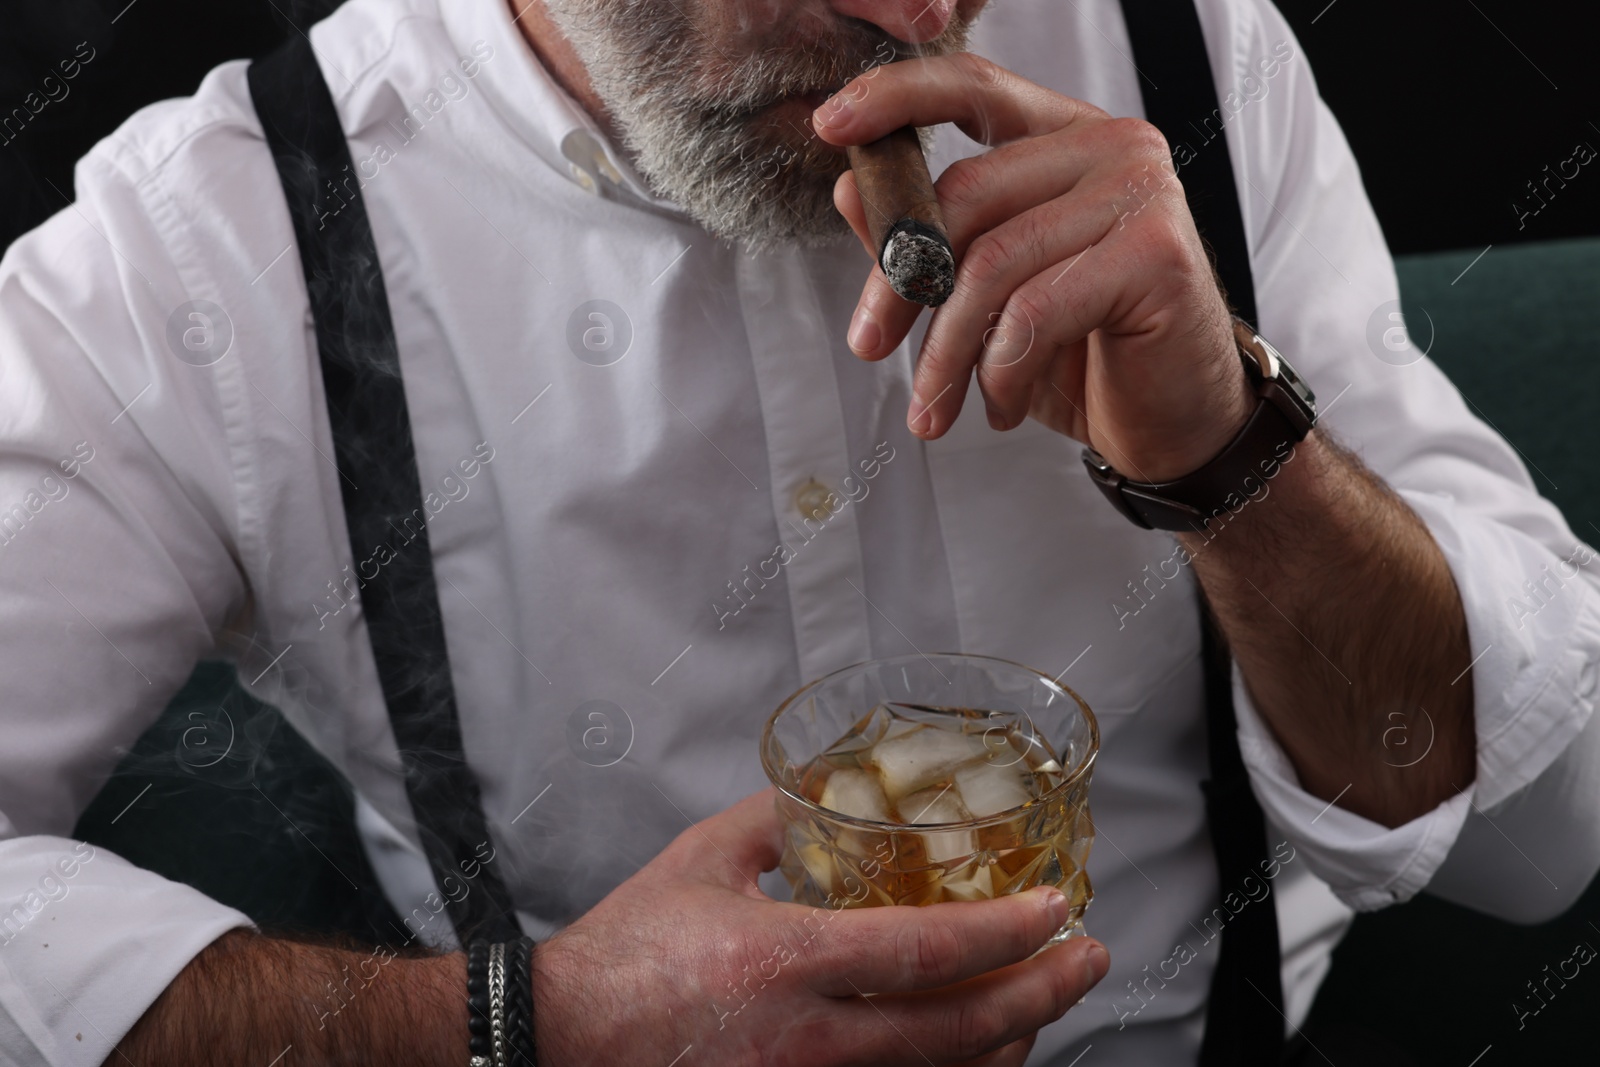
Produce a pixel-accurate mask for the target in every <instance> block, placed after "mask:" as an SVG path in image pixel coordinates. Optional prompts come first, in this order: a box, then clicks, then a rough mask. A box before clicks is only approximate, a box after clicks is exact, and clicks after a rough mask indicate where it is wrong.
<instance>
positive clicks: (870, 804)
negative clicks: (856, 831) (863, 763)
mask: <svg viewBox="0 0 1600 1067" xmlns="http://www.w3.org/2000/svg"><path fill="white" fill-rule="evenodd" d="M818 803H819V804H821V805H822V806H823V807H825V808H827V809H828V810H829V811H836V812H838V813H839V814H840V815H848V816H850V817H851V818H853V819H871V820H873V821H874V822H888V821H889V819H890V815H889V801H888V799H887V798H886V797H884V795H883V789H882V788H881V787H879V785H878V776H877V775H876V774H874V773H872V772H871V771H852V770H837V771H834V772H833V773H832V774H830V775H828V780H827V782H826V783H825V784H824V785H823V787H822V799H821V800H819V801H818Z"/></svg>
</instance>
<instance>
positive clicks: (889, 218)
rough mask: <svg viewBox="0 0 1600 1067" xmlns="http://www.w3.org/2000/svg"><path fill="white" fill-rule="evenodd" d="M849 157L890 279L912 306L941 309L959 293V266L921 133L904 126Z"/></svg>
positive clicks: (881, 263) (854, 150)
mask: <svg viewBox="0 0 1600 1067" xmlns="http://www.w3.org/2000/svg"><path fill="white" fill-rule="evenodd" d="M848 151H849V153H850V169H851V170H853V171H855V175H856V188H857V189H858V190H859V191H860V193H861V204H862V206H863V207H864V208H865V209H866V213H867V231H868V233H869V235H870V236H871V238H872V246H873V247H874V248H876V249H877V250H878V265H879V266H881V267H882V268H883V274H884V277H886V278H888V279H889V285H890V286H891V287H893V289H894V291H895V292H897V293H899V294H900V295H901V296H903V297H905V298H906V299H907V300H912V301H915V302H916V303H918V304H926V305H927V306H928V307H938V306H939V305H940V304H942V303H944V302H945V300H946V299H948V298H949V296H950V291H951V290H952V289H954V288H955V284H956V260H955V254H954V253H953V252H952V251H951V249H950V235H949V234H948V233H946V232H945V228H944V218H943V217H942V216H941V215H940V213H939V200H938V198H937V197H936V196H934V193H933V178H932V176H931V175H929V174H928V161H927V160H926V159H925V158H923V155H922V145H921V144H920V143H919V142H918V141H917V131H916V130H915V129H913V128H912V127H910V126H903V127H901V128H900V129H898V130H896V131H894V132H893V133H891V134H889V135H888V136H887V137H884V138H882V139H880V140H877V141H873V142H872V143H871V144H865V145H852V146H851V147H850V148H849V149H848Z"/></svg>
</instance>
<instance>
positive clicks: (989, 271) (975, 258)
mask: <svg viewBox="0 0 1600 1067" xmlns="http://www.w3.org/2000/svg"><path fill="white" fill-rule="evenodd" d="M1013 241H1014V238H1013V237H1012V236H1011V235H1010V234H1009V233H1002V232H999V231H996V230H990V231H989V232H988V233H985V234H984V235H983V236H981V237H979V238H978V239H977V240H975V241H973V242H972V244H971V245H970V246H968V248H967V254H966V255H965V256H962V257H961V267H960V270H959V274H960V275H962V276H963V278H964V280H965V281H966V283H967V285H968V286H969V287H971V288H981V287H983V286H985V285H986V284H987V283H988V282H989V281H990V280H992V279H994V278H995V277H997V276H999V275H1001V274H1003V273H1005V270H1006V268H1007V267H1008V266H1010V264H1011V263H1013V262H1014V261H1015V260H1016V249H1015V247H1014V245H1013Z"/></svg>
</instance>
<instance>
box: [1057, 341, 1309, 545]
mask: <svg viewBox="0 0 1600 1067" xmlns="http://www.w3.org/2000/svg"><path fill="white" fill-rule="evenodd" d="M1235 330H1236V333H1237V335H1238V340H1239V354H1240V357H1241V358H1242V359H1243V361H1244V365H1245V369H1246V371H1247V372H1248V373H1249V375H1250V378H1251V380H1252V381H1253V382H1254V383H1255V385H1256V395H1257V397H1259V399H1258V400H1257V402H1256V408H1255V411H1253V412H1252V413H1251V415H1250V418H1249V420H1248V421H1247V422H1246V423H1245V424H1244V428H1243V429H1242V430H1240V431H1239V433H1238V434H1237V435H1236V436H1235V437H1234V439H1233V440H1232V441H1231V442H1229V443H1228V446H1227V447H1226V448H1224V449H1223V450H1222V451H1221V452H1220V453H1218V454H1217V455H1216V456H1215V457H1213V458H1212V460H1211V461H1210V462H1209V463H1206V464H1205V465H1204V466H1202V467H1200V469H1199V470H1196V471H1193V472H1192V473H1190V474H1186V475H1184V476H1183V477H1182V478H1178V479H1175V480H1174V481H1170V482H1160V483H1153V482H1134V481H1130V480H1129V479H1128V478H1126V477H1125V476H1124V475H1122V474H1121V473H1120V472H1119V471H1117V470H1116V469H1115V468H1113V467H1112V466H1111V464H1109V463H1107V462H1106V460H1105V458H1104V457H1103V456H1101V455H1100V453H1099V452H1096V451H1095V450H1094V449H1093V448H1085V449H1084V450H1083V465H1084V466H1085V467H1087V468H1088V470H1089V476H1090V477H1091V478H1092V479H1093V480H1094V483H1095V484H1096V485H1097V486H1099V487H1100V491H1101V492H1103V493H1104V494H1105V495H1106V499H1108V500H1110V501H1111V504H1112V506H1113V507H1115V508H1116V509H1117V510H1118V511H1120V512H1122V514H1123V515H1125V516H1127V517H1128V519H1129V521H1131V522H1133V523H1134V525H1136V526H1142V527H1143V528H1145V529H1147V530H1182V531H1193V532H1195V533H1204V532H1205V529H1206V523H1207V522H1209V521H1210V520H1211V519H1212V518H1214V517H1215V516H1217V515H1219V514H1221V513H1222V512H1224V511H1228V512H1237V511H1239V509H1241V508H1243V507H1244V506H1245V504H1247V503H1249V502H1250V501H1251V500H1253V499H1256V498H1258V497H1260V496H1262V495H1264V493H1265V492H1266V483H1267V482H1269V481H1271V480H1272V479H1273V478H1274V477H1276V476H1277V474H1278V471H1279V470H1280V469H1281V468H1282V466H1283V464H1284V463H1285V462H1287V461H1288V459H1289V458H1290V457H1291V456H1292V455H1293V454H1294V446H1295V445H1296V444H1298V443H1299V442H1300V441H1302V440H1304V439H1305V436H1306V434H1307V433H1308V432H1310V430H1311V427H1312V425H1314V424H1315V422H1316V414H1315V411H1314V410H1308V406H1307V405H1306V404H1305V403H1303V402H1302V401H1301V400H1300V399H1299V398H1297V397H1296V396H1295V395H1294V394H1293V393H1292V392H1291V390H1290V388H1289V386H1288V385H1286V384H1285V380H1284V379H1285V378H1292V376H1293V375H1294V371H1293V370H1292V369H1291V368H1289V367H1288V364H1287V362H1285V361H1282V358H1281V356H1278V355H1277V353H1276V351H1275V350H1273V352H1272V355H1273V357H1274V359H1273V362H1274V363H1275V364H1276V365H1278V366H1280V367H1281V370H1282V372H1284V373H1283V375H1282V377H1272V378H1267V377H1264V376H1263V374H1262V371H1261V366H1262V356H1261V348H1260V347H1259V346H1261V345H1262V341H1261V339H1260V337H1259V336H1257V335H1256V333H1255V331H1254V330H1251V329H1250V327H1249V326H1248V325H1247V324H1245V323H1243V322H1241V321H1239V320H1237V319H1236V320H1235ZM1306 395H1307V396H1308V397H1309V395H1310V394H1309V392H1307V394H1306Z"/></svg>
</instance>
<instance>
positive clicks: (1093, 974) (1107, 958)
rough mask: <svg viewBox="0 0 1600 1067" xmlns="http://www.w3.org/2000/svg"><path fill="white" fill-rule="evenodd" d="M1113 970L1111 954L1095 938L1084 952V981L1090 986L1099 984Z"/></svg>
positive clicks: (1090, 940) (1091, 939)
mask: <svg viewBox="0 0 1600 1067" xmlns="http://www.w3.org/2000/svg"><path fill="white" fill-rule="evenodd" d="M1110 969H1111V953H1109V952H1107V951H1106V947H1105V946H1104V945H1102V944H1101V943H1100V942H1098V941H1096V940H1095V939H1094V938H1092V937H1091V938H1090V939H1089V944H1088V945H1087V946H1086V947H1085V948H1084V950H1083V980H1084V981H1085V982H1087V983H1089V984H1090V985H1094V984H1095V983H1097V982H1099V981H1100V979H1102V978H1104V977H1105V976H1106V972H1107V971H1109V970H1110Z"/></svg>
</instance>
